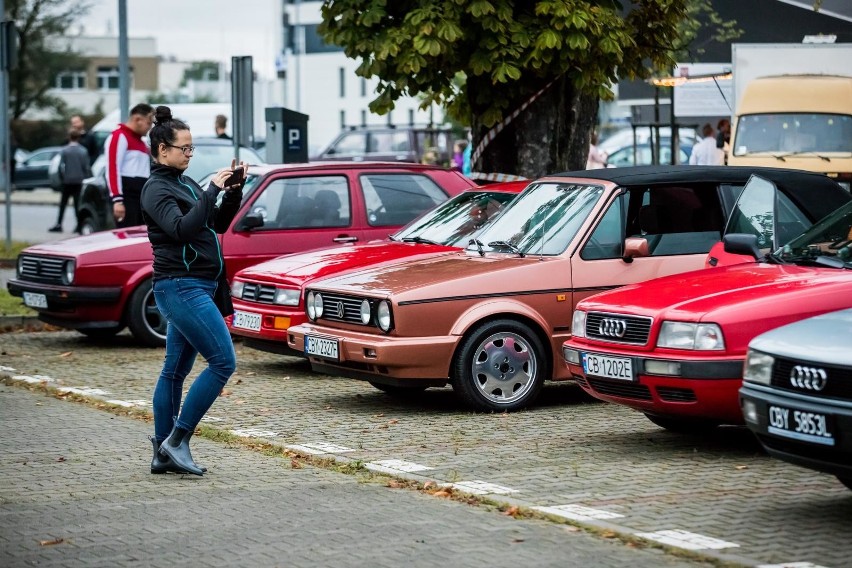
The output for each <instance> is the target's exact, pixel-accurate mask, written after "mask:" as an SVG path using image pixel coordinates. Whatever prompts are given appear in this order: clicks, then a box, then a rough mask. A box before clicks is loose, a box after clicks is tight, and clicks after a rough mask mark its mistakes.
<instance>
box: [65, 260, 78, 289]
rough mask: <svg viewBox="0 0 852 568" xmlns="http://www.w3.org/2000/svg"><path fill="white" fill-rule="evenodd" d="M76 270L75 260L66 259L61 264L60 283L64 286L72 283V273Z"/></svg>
mask: <svg viewBox="0 0 852 568" xmlns="http://www.w3.org/2000/svg"><path fill="white" fill-rule="evenodd" d="M76 270H77V262H76V261H74V260H66V261H65V262H64V263H63V265H62V283H63V284H65V285H66V286H68V285H71V284H73V283H74V273H75V272H76Z"/></svg>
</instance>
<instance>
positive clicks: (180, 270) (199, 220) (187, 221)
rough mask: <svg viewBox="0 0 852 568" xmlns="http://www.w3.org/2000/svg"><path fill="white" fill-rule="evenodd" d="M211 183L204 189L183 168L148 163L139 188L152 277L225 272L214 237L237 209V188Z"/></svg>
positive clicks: (239, 193) (214, 275) (239, 194)
mask: <svg viewBox="0 0 852 568" xmlns="http://www.w3.org/2000/svg"><path fill="white" fill-rule="evenodd" d="M220 191H222V190H221V189H219V188H218V187H216V186H215V185H214V184H213V183H211V184H210V186H209V187H208V188H207V189H206V190H202V189H201V187H200V186H199V185H198V184H197V183H195V181H193V180H192V179H190V178H189V177H187V176H185V175H183V171H181V170H178V169H177V168H173V167H171V166H164V165H162V164H154V165H153V166H151V177H150V178H148V181H147V182H145V186H144V187H143V188H142V217H143V218H144V219H145V224H146V225H147V226H148V240H150V241H151V248H152V249H153V251H154V280H159V279H162V278H171V277H175V276H193V277H198V278H209V279H211V280H218V279H219V278H220V277H224V276H225V260H224V257H223V256H222V249H221V246H220V244H219V238H218V237H217V236H216V234H217V233H218V234H221V233H224V232H225V231H226V230H227V229H228V227H229V226H230V224H231V221H232V220H233V219H234V216H235V215H236V214H237V211H238V210H239V208H240V200H241V199H242V191H241V190H236V189H234V190H229V191H227V192H225V195H224V196H223V198H222V203H221V205H220V206H218V207H217V206H216V196H217V195H218V194H219V192H220Z"/></svg>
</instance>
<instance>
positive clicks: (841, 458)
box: [740, 383, 852, 478]
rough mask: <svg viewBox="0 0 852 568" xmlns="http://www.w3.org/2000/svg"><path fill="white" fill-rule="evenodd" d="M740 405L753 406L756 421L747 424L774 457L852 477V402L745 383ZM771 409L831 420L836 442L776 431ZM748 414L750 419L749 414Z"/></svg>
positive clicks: (749, 421) (753, 418) (749, 420)
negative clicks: (781, 409) (770, 415)
mask: <svg viewBox="0 0 852 568" xmlns="http://www.w3.org/2000/svg"><path fill="white" fill-rule="evenodd" d="M740 405H753V407H754V411H755V412H754V414H752V419H747V420H746V425H747V426H748V428H749V429H750V430H751V431H752V432H754V434H755V435H756V436H757V439H758V440H760V443H761V444H763V447H764V448H765V449H766V451H767V453H769V455H771V456H772V457H775V458H778V459H780V460H783V461H786V462H790V463H794V464H796V465H800V466H803V467H807V468H810V469H814V470H817V471H822V472H825V473H830V474H832V475H837V476H839V477H849V478H852V402H850V401H842V400H835V399H827V398H817V397H814V396H808V395H803V394H798V393H787V392H784V391H780V390H778V389H775V388H772V387H768V386H763V385H756V384H754V383H743V387H742V389H740ZM770 406H775V407H781V408H784V409H794V410H795V411H800V412H806V413H817V414H820V415H823V416H825V417H827V419H828V422H829V424H830V425H829V430H830V432H831V433H832V438H831V441H832V442H833V443H831V444H829V443H826V442H827V441H828V440H826V439H825V438H824V437H812V438H811V439H810V440H809V439H807V438H808V436H804V437H803V436H800V435H799V434H797V433H795V432H788V431H787V430H786V429H779V428H774V427H773V426H772V424H771V423H770V417H769V407H770ZM744 414H746V415H747V416H748V413H746V412H744ZM755 419H756V420H755ZM793 436H797V437H798V439H797V438H794V437H793Z"/></svg>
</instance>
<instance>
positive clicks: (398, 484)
mask: <svg viewBox="0 0 852 568" xmlns="http://www.w3.org/2000/svg"><path fill="white" fill-rule="evenodd" d="M388 487H391V488H393V489H399V488H400V487H405V485H404V484H403V483H401V482H399V481H397V480H396V479H391V480H390V481H388Z"/></svg>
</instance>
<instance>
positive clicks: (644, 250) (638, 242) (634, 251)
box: [622, 237, 651, 263]
mask: <svg viewBox="0 0 852 568" xmlns="http://www.w3.org/2000/svg"><path fill="white" fill-rule="evenodd" d="M650 254H651V253H650V252H649V250H648V239H645V238H643V237H627V238H626V239H625V240H624V256H623V257H622V260H623V261H624V262H627V263H630V262H633V259H634V258H637V257H639V258H641V257H643V256H650Z"/></svg>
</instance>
